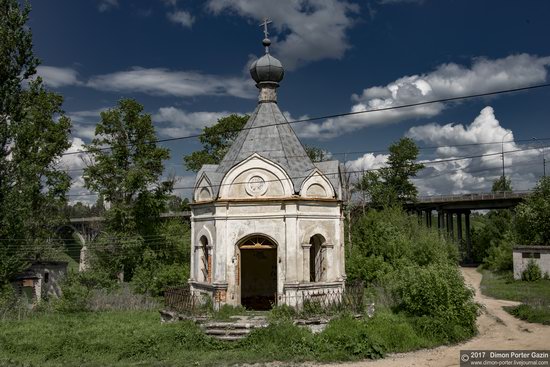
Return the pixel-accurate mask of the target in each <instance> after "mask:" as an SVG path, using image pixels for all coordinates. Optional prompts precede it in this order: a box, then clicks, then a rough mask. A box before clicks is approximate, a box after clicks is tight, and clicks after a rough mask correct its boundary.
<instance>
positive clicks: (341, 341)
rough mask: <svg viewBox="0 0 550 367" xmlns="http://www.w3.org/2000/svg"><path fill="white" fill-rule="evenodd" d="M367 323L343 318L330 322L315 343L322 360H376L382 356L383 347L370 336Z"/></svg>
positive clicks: (347, 317) (348, 317)
mask: <svg viewBox="0 0 550 367" xmlns="http://www.w3.org/2000/svg"><path fill="white" fill-rule="evenodd" d="M371 334H372V333H371V332H370V331H369V327H368V325H367V322H366V321H364V320H355V319H353V318H351V317H350V316H344V317H342V318H339V319H335V320H332V321H331V322H330V323H329V324H328V326H327V328H326V329H325V330H324V331H323V332H322V333H321V334H319V340H320V342H319V343H316V344H317V345H318V348H319V352H321V353H322V354H324V358H323V359H329V360H342V359H346V358H349V356H353V357H355V358H361V359H363V358H370V359H378V358H382V357H383V356H384V350H385V347H384V346H383V345H381V344H380V343H379V342H377V341H376V340H375V339H374V338H373V337H372V335H371Z"/></svg>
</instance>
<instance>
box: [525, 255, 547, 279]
mask: <svg viewBox="0 0 550 367" xmlns="http://www.w3.org/2000/svg"><path fill="white" fill-rule="evenodd" d="M539 279H542V272H541V270H540V267H539V266H538V265H537V263H536V262H535V261H534V260H533V259H531V260H529V262H528V263H527V267H526V268H525V270H524V271H523V272H522V273H521V280H525V281H527V282H534V281H536V280H539Z"/></svg>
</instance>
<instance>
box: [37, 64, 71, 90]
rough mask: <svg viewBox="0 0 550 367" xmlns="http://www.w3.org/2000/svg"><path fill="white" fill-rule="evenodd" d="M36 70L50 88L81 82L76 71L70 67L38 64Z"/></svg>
mask: <svg viewBox="0 0 550 367" xmlns="http://www.w3.org/2000/svg"><path fill="white" fill-rule="evenodd" d="M36 71H37V74H38V75H39V76H40V77H41V78H42V80H43V81H44V83H45V84H46V85H48V86H50V87H52V88H58V87H66V86H70V85H80V84H81V82H80V81H79V79H78V72H77V71H76V70H74V69H72V68H63V67H56V66H46V65H40V66H38V68H37V70H36Z"/></svg>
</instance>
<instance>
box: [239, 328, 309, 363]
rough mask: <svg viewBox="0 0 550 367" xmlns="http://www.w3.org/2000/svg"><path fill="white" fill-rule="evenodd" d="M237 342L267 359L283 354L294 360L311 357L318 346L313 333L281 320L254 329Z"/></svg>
mask: <svg viewBox="0 0 550 367" xmlns="http://www.w3.org/2000/svg"><path fill="white" fill-rule="evenodd" d="M239 343H240V344H239V346H241V347H244V348H246V349H249V350H252V351H254V352H255V353H262V355H265V356H266V357H267V359H273V357H279V358H281V357H283V356H284V357H285V358H292V359H294V360H306V359H311V358H313V356H314V354H315V350H316V349H317V348H318V345H317V343H315V339H314V336H313V334H312V333H311V332H310V331H309V330H306V329H304V328H301V327H299V326H296V325H294V324H293V323H292V322H291V321H281V322H278V323H273V324H270V325H269V326H267V327H265V328H260V329H255V330H254V331H252V332H251V333H250V335H249V336H248V337H247V338H246V339H243V340H242V341H240V342H239Z"/></svg>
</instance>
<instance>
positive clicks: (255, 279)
mask: <svg viewBox="0 0 550 367" xmlns="http://www.w3.org/2000/svg"><path fill="white" fill-rule="evenodd" d="M239 249H240V253H241V254H240V277H239V278H240V288H241V305H243V306H244V307H246V308H247V309H250V310H269V309H271V306H272V305H273V304H274V303H275V295H276V293H277V246H276V245H275V243H274V242H273V241H272V240H270V239H269V238H267V237H266V236H262V235H254V236H250V237H247V238H245V239H244V240H243V241H242V242H241V243H240V244H239Z"/></svg>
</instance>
